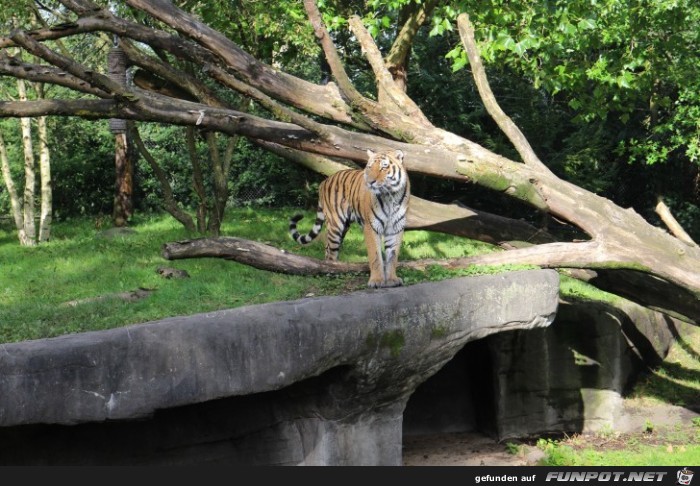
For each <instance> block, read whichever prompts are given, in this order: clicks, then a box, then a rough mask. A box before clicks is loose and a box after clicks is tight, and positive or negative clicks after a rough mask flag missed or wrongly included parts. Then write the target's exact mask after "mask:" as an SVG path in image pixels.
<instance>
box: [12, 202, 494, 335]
mask: <svg viewBox="0 0 700 486" xmlns="http://www.w3.org/2000/svg"><path fill="white" fill-rule="evenodd" d="M295 211H297V210H296V209H275V210H271V209H245V208H244V209H236V210H230V211H228V214H227V218H226V221H225V223H224V225H223V227H222V235H223V236H236V237H241V238H247V239H251V240H255V241H261V242H265V243H269V244H271V245H274V246H277V247H280V248H284V249H286V250H288V251H290V252H295V253H298V254H303V255H307V256H314V257H317V258H323V251H324V250H323V243H322V241H320V238H319V240H318V241H315V242H313V243H312V244H310V245H308V246H306V247H302V246H300V245H298V244H297V243H295V242H294V241H293V240H292V239H291V238H290V237H289V233H288V231H287V225H288V223H287V221H288V217H289V215H291V214H294V212H295ZM313 217H314V214H313V213H312V212H309V214H308V215H307V218H306V219H304V220H302V221H301V222H300V223H299V225H300V226H299V227H300V229H301V230H302V231H306V230H308V229H310V227H311V225H312V224H313ZM130 228H132V229H133V230H134V231H135V233H134V234H131V235H128V236H118V237H113V238H105V237H103V236H102V232H101V230H97V229H95V224H94V220H92V219H87V218H85V219H77V220H71V221H64V222H60V223H56V224H55V225H54V227H53V229H52V240H51V241H50V242H48V243H46V244H41V245H38V246H36V247H21V246H19V244H18V242H17V237H16V233H15V231H14V230H12V229H11V228H10V227H9V226H6V227H4V228H1V229H0V269H1V271H0V343H1V342H14V341H21V340H27V339H38V338H44V337H52V336H58V335H62V334H68V333H74V332H84V331H91V330H101V329H108V328H112V327H117V326H123V325H126V324H133V323H140V322H147V321H151V320H156V319H161V318H164V317H169V316H176V315H188V314H195V313H199V312H208V311H212V310H217V309H224V308H231V307H238V306H243V305H249V304H259V303H263V302H270V301H278V300H292V299H297V298H301V297H304V296H307V295H310V294H313V295H332V294H339V293H342V292H347V291H353V290H359V289H364V288H366V287H365V286H366V282H367V278H368V276H367V275H346V276H340V277H333V278H329V277H301V276H291V275H282V274H277V273H271V272H266V271H262V270H257V269H254V268H251V267H248V266H245V265H242V264H239V263H235V262H231V261H226V260H223V259H216V258H201V259H192V260H178V261H167V260H165V259H164V258H163V257H162V256H161V246H162V245H163V244H164V243H167V242H171V241H178V240H182V239H189V238H195V237H196V235H189V234H187V233H186V231H185V230H184V229H183V228H182V226H181V225H180V224H179V223H177V222H176V221H175V220H174V219H173V218H171V217H170V216H168V215H154V216H142V215H140V216H138V217H136V218H135V220H134V221H133V222H132V224H131V225H130ZM490 249H491V247H490V246H489V245H486V244H483V243H479V242H473V241H469V240H465V239H464V238H457V237H450V236H446V235H439V234H436V233H428V232H425V231H411V232H407V234H406V238H405V242H404V245H403V248H402V252H401V259H418V258H445V257H458V256H469V255H473V254H476V253H479V252H485V251H490ZM340 258H341V260H343V261H354V262H363V261H366V258H367V257H366V250H365V246H364V241H363V238H362V233H361V231H360V230H359V228H358V227H357V225H352V227H351V230H350V231H349V233H348V235H347V237H346V240H345V243H344V245H343V249H342V251H341V255H340ZM160 266H168V267H175V268H178V269H183V270H186V271H187V272H188V273H189V275H190V277H191V278H186V279H164V278H163V277H161V276H160V275H158V274H157V272H156V270H157V268H158V267H160ZM474 271H475V270H473V269H472V270H470V272H474ZM477 271H479V270H477ZM482 271H483V270H482ZM399 275H400V276H402V277H403V278H404V281H405V283H406V284H407V285H410V284H411V283H416V282H417V281H420V280H426V279H440V278H447V277H449V276H450V275H451V274H450V273H449V272H447V273H446V272H444V271H441V269H434V271H428V272H419V271H410V270H407V271H401V270H399ZM137 289H149V290H152V291H153V292H152V293H151V294H150V295H149V296H148V297H147V298H144V299H141V300H138V301H134V302H127V301H124V300H123V299H119V298H101V299H98V298H99V297H104V296H107V297H109V296H110V295H114V294H117V293H122V292H129V291H135V290H137Z"/></svg>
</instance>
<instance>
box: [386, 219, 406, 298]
mask: <svg viewBox="0 0 700 486" xmlns="http://www.w3.org/2000/svg"><path fill="white" fill-rule="evenodd" d="M402 241H403V231H401V232H400V233H397V234H394V235H387V236H385V237H384V248H386V261H385V262H384V274H385V275H386V280H385V281H384V287H400V286H401V285H403V280H401V278H400V277H399V276H398V275H396V267H397V264H398V261H399V252H400V251H401V242H402Z"/></svg>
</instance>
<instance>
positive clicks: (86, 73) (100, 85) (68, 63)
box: [10, 31, 136, 101]
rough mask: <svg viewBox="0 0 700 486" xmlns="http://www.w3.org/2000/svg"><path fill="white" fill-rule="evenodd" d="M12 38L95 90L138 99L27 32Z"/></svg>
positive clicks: (11, 36)
mask: <svg viewBox="0 0 700 486" xmlns="http://www.w3.org/2000/svg"><path fill="white" fill-rule="evenodd" d="M10 38H11V39H12V40H13V41H15V42H16V43H17V44H18V45H20V46H22V47H24V48H25V49H27V50H28V51H29V52H31V53H32V54H34V55H35V56H37V57H40V58H42V59H43V60H45V61H47V62H49V63H51V64H53V65H54V66H57V67H59V68H61V69H64V70H66V71H67V72H69V73H70V74H72V75H73V76H75V77H76V78H79V79H82V80H84V81H85V82H87V83H89V84H90V85H91V86H93V87H94V88H97V89H99V90H102V91H104V92H106V93H109V95H110V96H115V97H116V98H118V99H126V100H129V101H134V100H135V98H136V96H135V95H134V94H133V93H132V92H130V91H129V90H128V89H126V88H124V87H123V86H122V85H121V84H120V83H118V82H116V81H114V80H112V79H110V78H109V77H108V76H105V75H103V74H99V73H96V72H95V71H92V70H88V69H85V68H84V67H83V66H81V65H80V64H78V63H77V62H75V61H73V60H72V59H69V58H67V57H65V56H63V55H61V54H59V53H57V52H55V51H53V50H51V49H49V48H48V47H46V46H45V45H44V44H42V43H40V42H37V41H36V40H34V39H33V38H32V37H31V36H29V35H27V34H26V33H25V32H22V31H15V32H13V33H11V34H10Z"/></svg>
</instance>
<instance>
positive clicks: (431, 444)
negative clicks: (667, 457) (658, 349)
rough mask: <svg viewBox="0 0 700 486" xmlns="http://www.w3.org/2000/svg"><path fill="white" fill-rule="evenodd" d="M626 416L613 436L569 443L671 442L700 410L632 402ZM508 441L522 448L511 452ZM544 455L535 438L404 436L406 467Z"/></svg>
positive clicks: (534, 459)
mask: <svg viewBox="0 0 700 486" xmlns="http://www.w3.org/2000/svg"><path fill="white" fill-rule="evenodd" d="M625 417H626V419H625V420H624V421H623V422H622V423H621V424H619V427H618V430H617V431H616V433H614V434H612V435H610V434H607V435H605V436H602V435H600V434H580V435H579V434H577V435H575V436H572V437H571V438H570V439H569V442H570V443H571V445H574V446H575V447H586V446H588V447H595V448H597V449H604V448H615V449H619V448H621V447H625V444H626V443H627V441H628V440H629V439H630V438H631V437H632V436H638V437H640V438H643V439H644V441H645V442H647V443H650V444H655V443H659V444H668V443H669V437H668V436H667V433H672V432H673V431H674V430H675V431H677V430H678V429H679V427H680V428H681V429H686V430H691V429H692V428H693V427H694V426H693V424H692V420H693V418H696V417H700V413H698V412H695V411H693V410H690V409H686V408H682V407H677V406H674V405H667V404H652V405H640V404H638V403H635V402H629V403H626V404H625ZM647 423H652V424H654V430H653V432H651V433H649V432H648V431H646V432H645V425H646V424H647ZM506 442H512V443H515V444H518V445H519V446H520V447H519V448H518V450H517V452H516V453H511V452H509V451H508V448H507V446H506ZM679 445H682V444H679ZM543 457H544V454H543V453H542V451H541V450H540V449H538V448H537V447H536V445H535V441H534V440H533V441H527V442H523V441H517V440H512V441H503V442H502V443H498V442H497V441H496V440H494V439H492V438H490V437H487V436H485V435H483V434H479V433H474V432H464V433H454V434H443V435H423V436H408V437H404V450H403V461H404V466H535V465H537V464H538V462H539V461H540V460H541V459H542V458H543Z"/></svg>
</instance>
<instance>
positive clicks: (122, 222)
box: [112, 132, 134, 228]
mask: <svg viewBox="0 0 700 486" xmlns="http://www.w3.org/2000/svg"><path fill="white" fill-rule="evenodd" d="M114 164H115V195H114V212H113V213H112V219H113V221H114V226H116V227H118V228H120V227H123V226H126V225H127V223H128V222H129V219H131V216H132V215H133V212H134V209H133V200H132V196H133V191H134V168H133V164H132V163H131V160H130V158H129V154H128V147H127V137H126V132H124V133H115V134H114Z"/></svg>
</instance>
